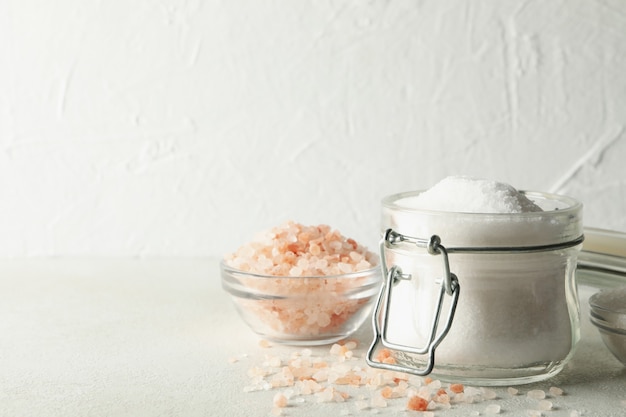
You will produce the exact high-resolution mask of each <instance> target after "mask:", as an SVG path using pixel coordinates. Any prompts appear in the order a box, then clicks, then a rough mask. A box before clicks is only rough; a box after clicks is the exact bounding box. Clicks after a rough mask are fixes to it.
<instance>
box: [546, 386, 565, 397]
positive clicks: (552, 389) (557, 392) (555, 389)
mask: <svg viewBox="0 0 626 417" xmlns="http://www.w3.org/2000/svg"><path fill="white" fill-rule="evenodd" d="M549 392H550V395H552V396H553V397H560V396H561V395H563V390H562V389H561V388H558V387H550V390H549Z"/></svg>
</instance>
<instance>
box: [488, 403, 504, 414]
mask: <svg viewBox="0 0 626 417" xmlns="http://www.w3.org/2000/svg"><path fill="white" fill-rule="evenodd" d="M500 409H501V408H500V405H498V404H489V405H488V406H487V407H485V414H500Z"/></svg>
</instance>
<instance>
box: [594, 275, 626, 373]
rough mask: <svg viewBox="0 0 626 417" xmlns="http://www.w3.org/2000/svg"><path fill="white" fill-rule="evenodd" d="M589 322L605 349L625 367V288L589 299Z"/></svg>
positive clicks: (600, 293) (604, 292)
mask: <svg viewBox="0 0 626 417" xmlns="http://www.w3.org/2000/svg"><path fill="white" fill-rule="evenodd" d="M589 306H590V320H591V323H593V324H594V325H595V326H596V327H597V328H598V330H599V331H600V336H601V337H602V341H603V342H604V344H605V345H606V347H607V348H608V349H609V350H610V351H611V353H613V355H614V356H615V357H616V358H617V359H618V360H619V361H620V362H621V363H622V364H624V365H626V287H619V288H614V289H609V290H603V291H600V292H598V293H596V294H594V295H592V296H591V297H590V298H589Z"/></svg>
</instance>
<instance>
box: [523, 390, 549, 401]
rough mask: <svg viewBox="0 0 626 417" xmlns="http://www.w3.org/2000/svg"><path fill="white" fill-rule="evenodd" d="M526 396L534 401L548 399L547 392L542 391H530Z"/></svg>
mask: <svg viewBox="0 0 626 417" xmlns="http://www.w3.org/2000/svg"><path fill="white" fill-rule="evenodd" d="M526 395H527V396H528V397H529V398H532V399H534V400H543V399H544V398H546V393H545V391H542V390H540V389H534V390H530V391H528V393H526Z"/></svg>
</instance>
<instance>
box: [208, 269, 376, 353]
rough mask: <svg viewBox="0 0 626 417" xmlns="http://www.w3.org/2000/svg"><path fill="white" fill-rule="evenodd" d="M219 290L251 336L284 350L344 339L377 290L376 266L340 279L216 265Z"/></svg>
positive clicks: (357, 324)
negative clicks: (280, 345) (284, 346)
mask: <svg viewBox="0 0 626 417" xmlns="http://www.w3.org/2000/svg"><path fill="white" fill-rule="evenodd" d="M220 269H221V275H222V287H223V288H224V290H226V292H228V293H229V294H230V295H231V296H232V299H233V302H234V304H235V307H236V309H237V311H238V312H239V314H240V315H241V317H242V318H243V320H244V321H245V322H246V323H247V324H248V326H250V328H251V329H252V330H253V331H255V332H256V333H257V334H259V335H261V336H263V337H264V338H267V339H269V340H272V341H275V342H278V343H284V344H290V345H301V346H302V345H307V346H313V345H324V344H330V343H334V342H337V341H339V340H342V339H345V338H346V337H348V336H350V335H351V334H352V333H354V332H355V331H356V330H357V329H358V328H359V327H360V326H361V325H362V324H363V322H364V321H365V320H366V318H367V317H369V315H370V312H371V309H372V305H373V303H374V301H375V299H376V296H377V294H378V291H379V288H380V284H381V271H380V268H379V267H378V266H376V267H374V268H371V269H367V270H364V271H359V272H351V273H347V274H341V275H325V276H307V277H285V276H272V275H260V274H254V273H250V272H245V271H241V270H237V269H234V268H232V267H230V266H228V265H227V264H226V263H224V261H222V262H221V264H220Z"/></svg>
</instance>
